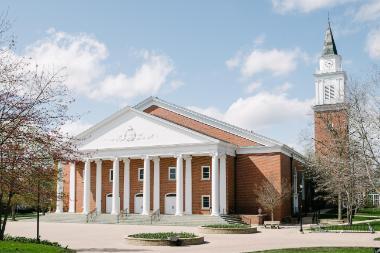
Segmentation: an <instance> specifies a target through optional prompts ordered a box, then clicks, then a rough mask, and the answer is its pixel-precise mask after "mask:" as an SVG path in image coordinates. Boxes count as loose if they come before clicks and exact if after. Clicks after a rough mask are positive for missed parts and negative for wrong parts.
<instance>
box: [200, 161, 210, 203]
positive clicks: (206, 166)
mask: <svg viewBox="0 0 380 253" xmlns="http://www.w3.org/2000/svg"><path fill="white" fill-rule="evenodd" d="M204 168H208V178H204V177H203V169H204ZM210 178H211V167H210V166H209V165H205V166H202V167H201V180H206V181H210ZM205 196H206V195H205Z"/></svg>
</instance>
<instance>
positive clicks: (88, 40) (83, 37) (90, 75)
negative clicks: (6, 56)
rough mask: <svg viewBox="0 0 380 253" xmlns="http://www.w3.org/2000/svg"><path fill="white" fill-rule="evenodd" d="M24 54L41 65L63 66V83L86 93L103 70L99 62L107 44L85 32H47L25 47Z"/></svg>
mask: <svg viewBox="0 0 380 253" xmlns="http://www.w3.org/2000/svg"><path fill="white" fill-rule="evenodd" d="M25 54H26V56H27V57H31V58H32V59H33V61H35V62H36V63H37V64H38V65H40V66H42V67H48V68H54V69H55V70H59V69H62V68H63V69H64V73H65V75H66V76H67V79H66V81H65V84H66V85H67V87H68V88H69V89H71V90H74V91H76V92H79V93H82V94H86V93H88V92H89V91H90V90H91V85H92V82H93V81H94V80H96V79H97V78H99V77H100V76H101V75H102V74H103V72H104V66H103V65H102V61H103V60H105V59H106V58H107V56H108V50H107V47H106V46H105V45H104V44H103V43H101V42H99V41H97V40H96V39H95V38H93V37H91V36H89V35H87V34H79V35H75V36H74V35H70V34H68V33H64V32H56V31H55V30H54V29H50V30H49V31H48V37H46V38H45V39H42V40H39V41H37V42H35V43H34V44H32V45H30V46H28V47H27V48H26V53H25Z"/></svg>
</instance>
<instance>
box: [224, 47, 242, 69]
mask: <svg viewBox="0 0 380 253" xmlns="http://www.w3.org/2000/svg"><path fill="white" fill-rule="evenodd" d="M241 57H242V54H241V52H240V51H239V52H237V53H236V54H235V56H234V57H232V58H231V59H228V60H227V61H226V66H227V68H228V69H235V68H237V67H238V66H239V65H240V63H241Z"/></svg>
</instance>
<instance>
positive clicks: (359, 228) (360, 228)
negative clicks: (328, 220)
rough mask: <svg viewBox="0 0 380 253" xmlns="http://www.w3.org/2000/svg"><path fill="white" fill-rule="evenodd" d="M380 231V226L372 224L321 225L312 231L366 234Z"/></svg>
mask: <svg viewBox="0 0 380 253" xmlns="http://www.w3.org/2000/svg"><path fill="white" fill-rule="evenodd" d="M379 229H380V225H377V224H372V225H371V224H370V223H361V224H353V225H319V226H318V227H314V228H312V231H317V232H341V233H344V232H348V233H355V232H362V233H363V232H366V233H375V231H378V230H379Z"/></svg>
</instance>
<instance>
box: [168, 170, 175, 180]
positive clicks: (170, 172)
mask: <svg viewBox="0 0 380 253" xmlns="http://www.w3.org/2000/svg"><path fill="white" fill-rule="evenodd" d="M175 177H176V167H169V180H175Z"/></svg>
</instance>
